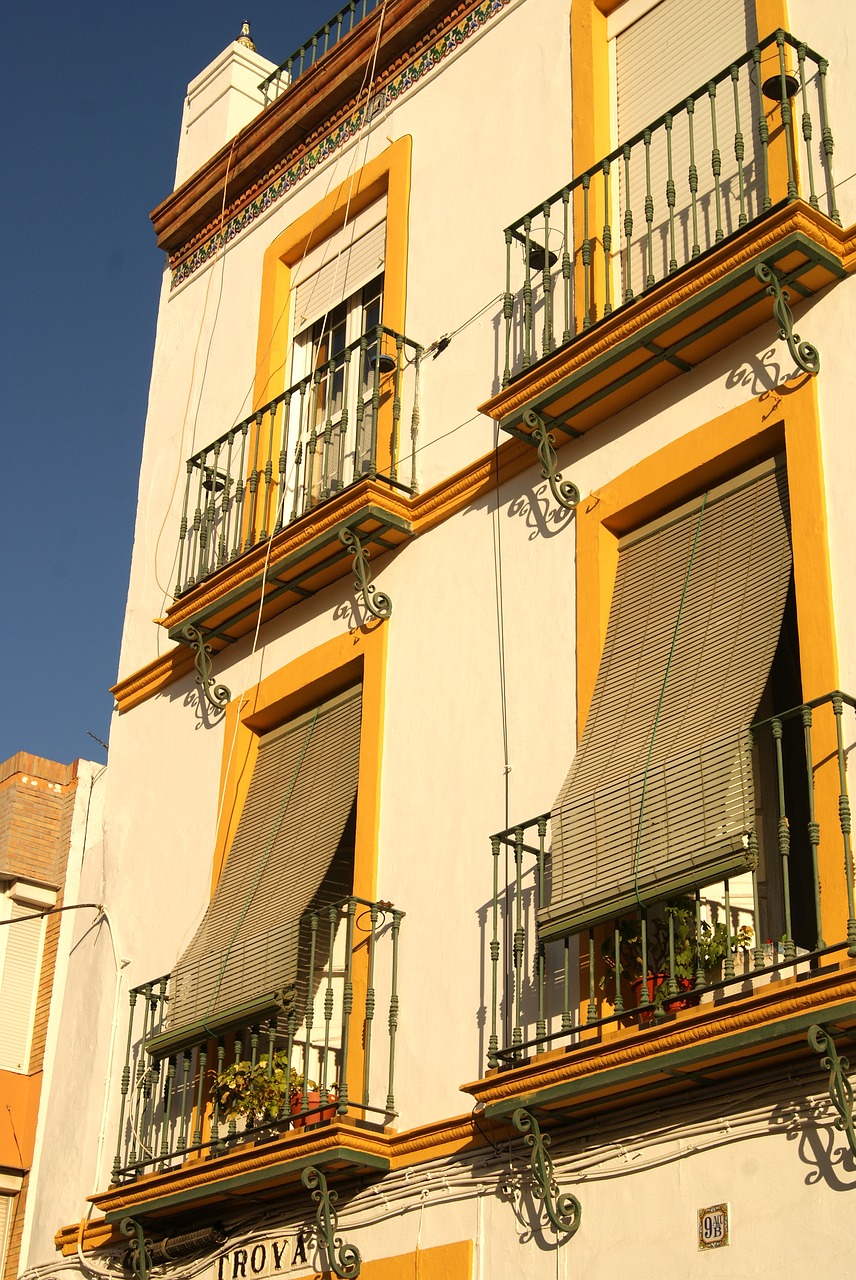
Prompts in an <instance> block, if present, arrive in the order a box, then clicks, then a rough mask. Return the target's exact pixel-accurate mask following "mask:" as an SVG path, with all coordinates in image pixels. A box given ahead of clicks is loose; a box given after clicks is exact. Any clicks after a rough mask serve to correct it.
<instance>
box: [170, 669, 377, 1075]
mask: <svg viewBox="0 0 856 1280" xmlns="http://www.w3.org/2000/svg"><path fill="white" fill-rule="evenodd" d="M361 706H362V698H361V690H360V689H359V688H357V689H350V690H348V691H347V692H346V693H343V694H340V695H339V696H337V697H336V698H333V699H331V700H330V701H329V702H325V703H323V704H322V705H321V706H320V707H318V708H317V709H316V710H315V711H312V712H309V713H308V714H306V715H302V716H299V717H298V718H297V719H295V720H292V721H289V723H288V724H286V725H284V726H282V727H281V728H279V729H275V730H273V731H272V732H270V733H268V734H266V735H265V736H264V737H263V738H262V739H261V740H260V742H259V750H258V758H257V761H256V766H255V769H254V771H253V777H252V780H251V782H250V786H249V790H248V792H247V798H246V801H245V803H244V808H243V812H242V814H241V818H240V821H239V824H238V829H237V831H236V832H235V838H234V841H233V843H232V848H231V850H230V851H229V856H228V858H227V859H226V864H225V866H224V868H223V874H222V875H221V877H220V881H219V883H218V885H217V888H216V889H215V891H214V896H213V898H212V900H211V904H210V906H209V907H208V910H207V912H206V913H205V917H204V919H203V920H202V923H201V924H200V926H199V929H198V930H197V932H196V934H195V936H194V938H193V940H192V941H191V943H190V945H189V946H188V947H187V949H186V950H185V952H184V954H183V955H182V956H181V959H180V960H179V962H178V964H177V966H176V968H175V970H174V972H173V974H172V979H171V983H170V1012H169V1028H168V1031H167V1032H166V1033H165V1035H164V1036H159V1037H158V1039H157V1042H155V1041H152V1042H151V1043H150V1046H149V1047H150V1048H151V1049H152V1050H153V1051H155V1052H166V1051H168V1049H169V1048H171V1047H174V1045H175V1044H177V1043H178V1042H179V1041H181V1042H183V1041H182V1037H183V1036H186V1034H187V1033H188V1031H189V1030H191V1029H192V1028H193V1027H196V1028H197V1029H198V1030H199V1031H200V1032H201V1031H202V1030H203V1029H211V1028H220V1027H223V1026H225V1025H226V1024H227V1023H229V1022H231V1023H232V1025H235V1024H236V1023H238V1022H240V1021H241V1019H242V1018H243V1019H244V1020H247V1018H248V1014H249V1011H253V1010H259V1011H264V1010H267V1011H272V1010H273V1009H274V1008H275V1007H276V1004H277V1000H278V999H280V998H281V997H282V995H283V993H285V992H287V991H288V989H289V988H291V987H293V986H294V985H295V984H296V982H297V978H298V964H299V961H298V950H299V932H300V930H299V922H300V918H301V916H303V914H304V913H305V912H306V911H307V910H308V909H309V908H310V906H312V905H317V903H318V902H319V901H322V900H323V901H324V902H333V901H337V900H338V899H340V898H343V897H347V896H348V894H350V893H351V891H352V876H353V870H352V868H353V857H352V850H348V851H346V852H347V853H348V854H349V855H350V856H346V857H343V856H341V853H342V850H341V846H343V844H344V843H346V842H348V841H349V840H350V841H352V839H353V836H352V832H353V826H352V822H351V818H352V814H353V812H354V810H355V806H356V798H357V778H358V770H359V759H360V714H361ZM337 854H338V855H339V856H337ZM249 1016H251V1015H249Z"/></svg>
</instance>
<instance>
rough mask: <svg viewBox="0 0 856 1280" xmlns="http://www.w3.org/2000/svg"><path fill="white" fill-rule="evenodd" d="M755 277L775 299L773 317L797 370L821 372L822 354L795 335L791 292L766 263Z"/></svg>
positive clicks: (760, 266)
mask: <svg viewBox="0 0 856 1280" xmlns="http://www.w3.org/2000/svg"><path fill="white" fill-rule="evenodd" d="M755 275H756V276H757V277H758V279H759V280H760V281H761V284H763V285H766V286H767V293H768V294H769V295H770V297H771V298H772V299H773V315H774V316H775V318H776V320H777V321H778V325H779V337H780V338H781V339H782V341H783V342H786V343H787V344H788V351H790V353H791V355H792V357H793V359H794V362H795V363H796V365H797V368H799V369H802V371H803V373H819V372H820V352H819V351H818V349H817V347H815V346H812V344H811V343H810V342H802V341H800V335H799V334H798V333H794V316H793V312H792V311H791V308H790V306H789V305H788V304H789V303H790V300H791V295H790V292H789V290H787V289H785V288H784V287H783V285H782V282H781V280H780V279H779V277H778V276H777V275H776V273H775V271H773V270H772V268H771V267H768V266H767V264H766V262H759V263H758V264H757V265H756V267H755Z"/></svg>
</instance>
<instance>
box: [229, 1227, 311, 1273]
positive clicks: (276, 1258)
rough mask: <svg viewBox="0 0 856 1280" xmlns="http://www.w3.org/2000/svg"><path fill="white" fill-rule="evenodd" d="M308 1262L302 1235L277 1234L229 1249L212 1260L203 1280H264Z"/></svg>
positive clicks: (301, 1233)
mask: <svg viewBox="0 0 856 1280" xmlns="http://www.w3.org/2000/svg"><path fill="white" fill-rule="evenodd" d="M308 1261H309V1260H308V1258H307V1253H306V1237H305V1236H304V1234H303V1232H302V1231H299V1232H298V1233H297V1234H296V1235H293V1236H277V1237H274V1238H273V1239H272V1240H259V1241H257V1242H256V1243H255V1244H253V1243H252V1242H248V1243H247V1244H245V1245H241V1246H240V1247H238V1248H235V1249H230V1250H229V1251H228V1252H227V1253H224V1254H222V1255H221V1256H220V1257H219V1258H217V1259H216V1261H215V1262H214V1264H213V1266H212V1267H211V1268H210V1269H209V1270H208V1271H207V1273H206V1275H205V1280H264V1278H265V1277H267V1276H278V1275H283V1274H287V1273H288V1272H289V1271H293V1270H294V1269H295V1267H305V1266H307V1265H308Z"/></svg>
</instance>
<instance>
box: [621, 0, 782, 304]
mask: <svg viewBox="0 0 856 1280" xmlns="http://www.w3.org/2000/svg"><path fill="white" fill-rule="evenodd" d="M622 7H623V6H622ZM754 10H755V6H754V0H706V2H705V3H704V4H700V3H699V0H661V3H660V4H657V5H655V6H654V8H652V9H650V10H648V12H647V13H645V14H644V15H643V16H642V17H640V18H638V19H637V20H636V21H635V22H633V23H632V24H631V25H630V26H628V27H626V28H625V29H624V30H621V31H620V32H619V34H618V35H617V36H616V37H615V47H614V55H615V81H616V98H617V104H616V107H617V123H618V139H617V140H618V143H619V144H621V143H624V142H628V141H630V139H631V138H632V137H633V136H634V135H635V134H637V133H639V132H640V130H643V129H645V128H646V127H647V126H648V125H650V124H653V123H654V121H655V120H657V119H658V118H659V117H660V116H662V115H663V113H664V112H665V111H668V110H670V109H672V108H673V107H675V106H677V105H678V104H679V103H681V102H682V101H683V100H684V99H685V98H686V96H687V94H689V93H692V92H693V91H694V90H696V89H698V88H699V87H700V86H701V85H704V84H705V83H706V82H707V81H708V80H709V79H710V77H711V76H714V75H716V74H717V73H718V72H720V71H721V70H723V68H725V67H727V66H728V65H729V63H730V62H731V61H732V60H733V59H735V58H738V57H740V55H741V54H743V53H745V52H746V50H747V49H749V48H751V47H752V46H753V45H754V44H755V42H756V39H757V34H756V28H755V12H754ZM614 17H615V19H617V20H620V17H621V9H620V8H619V9H618V10H617V11H616V14H615V15H614ZM751 89H752V86H751V84H750V80H749V69H748V67H743V68H742V69H741V71H740V76H739V80H738V85H737V105H736V107H735V102H734V87H733V85H732V83H731V81H730V80H727V81H725V82H724V83H722V84H720V85H719V86H718V87H717V91H716V98H715V119H716V141H717V145H718V150H719V153H720V163H721V174H720V180H719V181H720V205H719V221H720V224H721V227H722V231H723V234H725V235H728V234H730V232H732V231H735V230H737V229H738V226H739V218H740V211H741V207H740V183H739V179H738V161H737V158H736V156H735V150H734V141H735V133H736V131H737V126H738V121H739V126H740V131H741V133H742V134H743V136H744V148H745V150H744V159H743V163H742V166H741V167H742V170H743V198H744V208H745V212H746V215H747V217H750V218H751V217H754V216H755V215H756V214H758V213H759V212H760V206H759V204H758V201H759V199H760V193H761V177H762V175H761V174H760V173H759V172H758V171H757V166H756V165H755V163H754V159H753V157H754V154H755V150H756V148H755V147H754V146H753V142H752V136H753V132H754V131H756V130H757V97H755V98H753V95H752V92H751ZM692 128H693V154H694V159H695V165H696V169H697V171H698V192H697V196H696V220H695V225H694V224H693V218H692V195H691V190H690V182H689V168H690V128H689V120H688V116H687V114H686V112H683V111H681V112H678V113H677V114H676V115H675V117H674V123H673V127H672V133H671V150H672V166H671V172H672V180H673V182H674V184H675V196H676V198H675V214H676V217H675V224H674V232H675V240H676V243H675V258H676V261H677V264H678V266H683V265H684V263H686V262H688V261H690V259H691V257H692V249H693V245H694V243H698V244H699V247H700V249H701V250H702V251H703V250H704V249H706V248H709V247H710V246H711V245H712V244H713V243H715V240H716V229H717V210H716V192H715V184H714V178H713V171H712V167H711V166H712V154H713V127H712V122H711V109H710V103H709V100H708V98H707V97H706V96H705V97H703V98H701V99H699V100H698V101H697V102H696V106H695V111H694V113H693V125H692ZM647 160H648V162H649V163H650V191H651V198H652V200H653V206H654V209H653V214H654V216H653V227H652V241H653V243H652V257H653V263H652V268H653V274H654V277H655V279H656V280H661V279H662V278H663V277H664V276H665V275H667V274H668V272H669V264H670V261H671V254H672V247H671V235H670V233H671V226H670V221H669V216H668V215H669V209H668V205H667V202H666V183H667V179H668V175H669V167H668V149H667V140H666V133H665V130H664V129H662V128H660V129H657V130H655V131H654V133H653V134H652V138H651V145H650V149H649V153H648V157H647ZM619 188H620V209H619V211H618V217H614V218H613V223H614V226H615V227H616V230H617V232H618V234H617V236H616V237H615V239H616V242H617V241H618V239H620V236H621V232H622V229H623V225H624V214H625V208H626V207H627V205H628V203H629V206H630V209H631V210H632V213H633V237H632V245H631V250H630V258H629V262H628V261H627V260H625V261H624V263H623V267H624V273H625V276H627V273H628V270H629V283H630V285H631V287H632V288H633V291H634V293H636V294H638V293H640V292H641V291H642V290H643V289H644V288H645V287H646V278H647V275H648V269H649V264H648V258H647V252H648V238H647V224H646V219H645V201H646V197H647V194H648V172H647V166H646V154H645V148H644V146H643V145H642V144H641V143H637V144H636V145H635V146H634V148H633V152H632V157H631V161H630V181H629V185H628V183H627V179H626V175H625V172H624V165H623V162H622V163H621V165H620V179H619ZM622 254H623V255H625V259H626V250H625V249H624V247H623V246H622ZM626 282H627V281H625V282H623V283H626Z"/></svg>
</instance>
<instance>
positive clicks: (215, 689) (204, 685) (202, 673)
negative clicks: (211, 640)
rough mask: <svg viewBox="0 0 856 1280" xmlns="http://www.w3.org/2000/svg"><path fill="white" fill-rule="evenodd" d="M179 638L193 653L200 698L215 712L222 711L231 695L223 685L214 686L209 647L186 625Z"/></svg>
mask: <svg viewBox="0 0 856 1280" xmlns="http://www.w3.org/2000/svg"><path fill="white" fill-rule="evenodd" d="M181 638H182V640H184V641H185V643H186V644H189V645H190V647H191V649H192V650H193V653H194V658H193V665H194V666H195V667H196V683H197V684H198V685H199V691H200V694H201V696H202V697H203V698H204V699H205V701H206V702H207V703H208V705H209V706H210V707H212V708H213V709H214V710H215V711H222V710H223V708H224V707H225V706H226V704H227V703H229V702H231V700H232V694H231V692H230V690H229V689H227V688H226V686H225V685H224V684H215V683H214V677H213V676H212V674H211V646H210V644H206V642H205V638H204V636H203V635H202V632H201V631H200V630H199V628H198V627H194V626H193V624H192V623H188V624H187V626H186V627H184V628H183V629H182V632H181Z"/></svg>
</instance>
